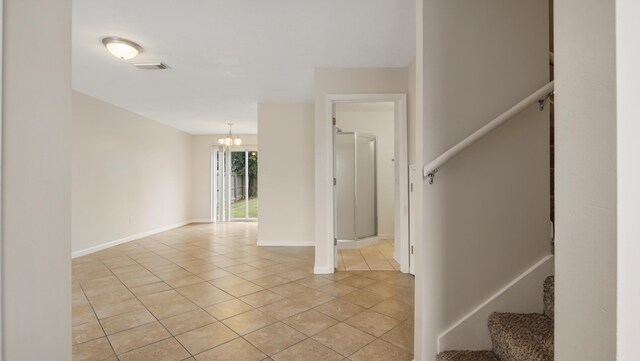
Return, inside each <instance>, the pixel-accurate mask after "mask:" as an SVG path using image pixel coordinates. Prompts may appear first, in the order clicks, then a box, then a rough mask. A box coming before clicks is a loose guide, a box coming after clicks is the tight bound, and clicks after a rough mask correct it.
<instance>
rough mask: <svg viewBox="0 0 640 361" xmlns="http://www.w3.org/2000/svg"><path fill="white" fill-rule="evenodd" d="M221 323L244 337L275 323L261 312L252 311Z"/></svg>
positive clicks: (273, 319)
mask: <svg viewBox="0 0 640 361" xmlns="http://www.w3.org/2000/svg"><path fill="white" fill-rule="evenodd" d="M222 322H223V323H224V324H225V325H227V326H229V328H231V329H232V330H234V331H235V332H236V333H238V334H240V335H246V334H248V333H250V332H253V331H255V330H258V329H261V328H263V327H265V326H268V325H270V324H272V323H274V322H276V319H275V318H273V317H271V316H269V315H267V314H266V313H264V312H262V311H259V310H255V309H254V310H252V311H248V312H245V313H241V314H239V315H237V316H233V317H231V318H227V319H226V320H224V321H222Z"/></svg>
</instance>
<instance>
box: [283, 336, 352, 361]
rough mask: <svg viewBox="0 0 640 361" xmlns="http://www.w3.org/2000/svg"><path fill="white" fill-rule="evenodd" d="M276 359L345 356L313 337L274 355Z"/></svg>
mask: <svg viewBox="0 0 640 361" xmlns="http://www.w3.org/2000/svg"><path fill="white" fill-rule="evenodd" d="M271 358H273V359H274V360H275V361H302V360H304V361H339V360H342V359H343V357H342V356H341V355H340V354H339V353H337V352H335V351H333V350H331V349H330V348H328V347H326V346H324V345H322V344H321V343H319V342H317V341H314V340H312V339H306V340H304V341H302V342H300V343H298V344H295V345H294V346H291V347H289V348H288V349H286V350H284V351H282V352H279V353H277V354H275V355H273V356H272V357H271Z"/></svg>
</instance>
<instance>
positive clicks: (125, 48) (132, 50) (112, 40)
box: [102, 36, 142, 60]
mask: <svg viewBox="0 0 640 361" xmlns="http://www.w3.org/2000/svg"><path fill="white" fill-rule="evenodd" d="M102 44H104V46H105V47H107V50H109V52H110V53H111V54H113V56H115V57H116V58H119V59H123V60H128V59H133V58H135V57H136V56H137V55H138V54H140V53H141V52H142V47H141V46H140V45H138V44H136V43H134V42H133V41H131V40H127V39H123V38H119V37H117V36H108V37H106V38H104V39H102Z"/></svg>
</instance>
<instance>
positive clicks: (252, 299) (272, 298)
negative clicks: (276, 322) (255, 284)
mask: <svg viewBox="0 0 640 361" xmlns="http://www.w3.org/2000/svg"><path fill="white" fill-rule="evenodd" d="M283 298H284V297H282V296H280V295H279V294H277V293H274V292H271V291H269V290H264V291H259V292H256V293H252V294H250V295H246V296H243V297H240V300H242V301H243V302H245V303H248V304H250V305H251V306H253V307H256V308H258V307H262V306H265V305H268V304H270V303H273V302H276V301H280V300H282V299H283Z"/></svg>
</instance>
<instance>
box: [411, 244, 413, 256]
mask: <svg viewBox="0 0 640 361" xmlns="http://www.w3.org/2000/svg"><path fill="white" fill-rule="evenodd" d="M411 254H413V246H411Z"/></svg>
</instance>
